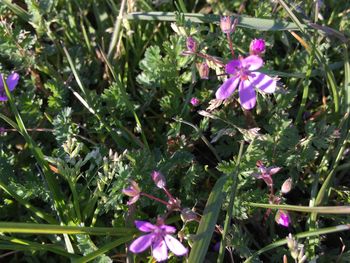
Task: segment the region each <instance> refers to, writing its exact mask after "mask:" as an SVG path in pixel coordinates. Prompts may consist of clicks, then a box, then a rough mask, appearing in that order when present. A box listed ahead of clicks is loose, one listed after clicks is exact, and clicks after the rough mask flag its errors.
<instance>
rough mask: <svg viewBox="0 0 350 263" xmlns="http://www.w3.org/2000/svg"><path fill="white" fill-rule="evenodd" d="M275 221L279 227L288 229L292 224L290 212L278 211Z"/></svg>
mask: <svg viewBox="0 0 350 263" xmlns="http://www.w3.org/2000/svg"><path fill="white" fill-rule="evenodd" d="M275 221H276V223H277V224H279V225H282V226H284V227H288V226H289V224H290V217H289V214H288V212H287V211H284V210H278V211H277V213H276V216H275Z"/></svg>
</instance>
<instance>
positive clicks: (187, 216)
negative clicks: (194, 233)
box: [180, 207, 198, 222]
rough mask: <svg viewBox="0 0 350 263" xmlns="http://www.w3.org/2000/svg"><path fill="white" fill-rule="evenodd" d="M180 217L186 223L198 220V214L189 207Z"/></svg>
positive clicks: (182, 211) (183, 210)
mask: <svg viewBox="0 0 350 263" xmlns="http://www.w3.org/2000/svg"><path fill="white" fill-rule="evenodd" d="M180 216H181V219H182V221H184V222H189V221H195V220H196V219H197V218H198V216H197V214H196V213H195V212H194V211H192V210H191V209H189V208H188V207H186V208H184V209H182V210H181V215H180Z"/></svg>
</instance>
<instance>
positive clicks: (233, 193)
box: [217, 141, 244, 263]
mask: <svg viewBox="0 0 350 263" xmlns="http://www.w3.org/2000/svg"><path fill="white" fill-rule="evenodd" d="M243 148H244V141H241V145H240V147H239V152H238V157H237V162H236V169H235V171H234V172H233V174H232V175H231V177H232V181H233V184H232V186H231V188H230V190H229V192H231V194H230V203H229V206H228V209H227V212H226V218H225V223H224V230H223V232H222V237H221V244H220V251H219V257H218V259H217V263H220V262H223V260H224V255H225V249H226V236H227V232H228V229H229V225H230V222H231V218H232V213H233V207H234V202H235V197H236V191H237V185H238V173H239V165H240V163H241V157H242V154H243Z"/></svg>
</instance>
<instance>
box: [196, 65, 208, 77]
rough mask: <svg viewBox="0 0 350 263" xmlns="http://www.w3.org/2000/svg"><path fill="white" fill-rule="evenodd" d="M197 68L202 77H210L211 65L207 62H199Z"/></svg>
mask: <svg viewBox="0 0 350 263" xmlns="http://www.w3.org/2000/svg"><path fill="white" fill-rule="evenodd" d="M196 66H197V70H198V73H199V76H200V78H201V79H209V66H208V64H207V63H206V62H202V63H197V64H196Z"/></svg>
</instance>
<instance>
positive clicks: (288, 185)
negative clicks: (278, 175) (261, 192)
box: [281, 178, 293, 194]
mask: <svg viewBox="0 0 350 263" xmlns="http://www.w3.org/2000/svg"><path fill="white" fill-rule="evenodd" d="M292 185H293V183H292V178H288V179H287V180H285V181H284V183H283V184H282V186H281V193H282V194H287V193H289V192H290V190H291V189H292Z"/></svg>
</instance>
